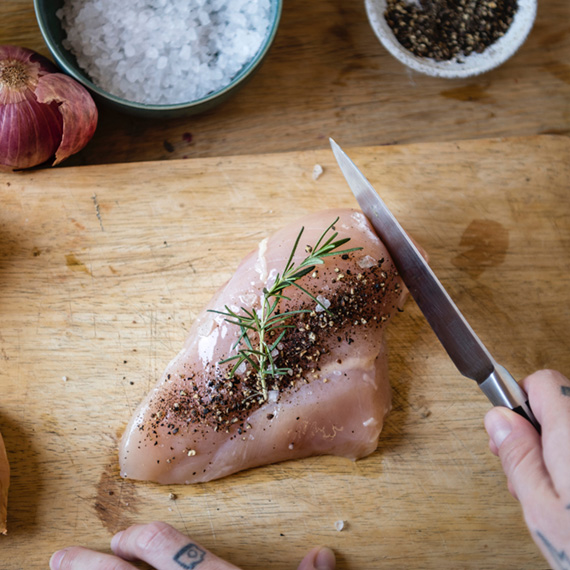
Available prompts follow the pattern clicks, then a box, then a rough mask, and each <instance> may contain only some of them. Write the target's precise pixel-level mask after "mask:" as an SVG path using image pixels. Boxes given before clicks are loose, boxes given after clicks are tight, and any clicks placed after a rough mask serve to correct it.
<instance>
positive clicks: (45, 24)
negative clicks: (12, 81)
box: [34, 0, 282, 118]
mask: <svg viewBox="0 0 570 570" xmlns="http://www.w3.org/2000/svg"><path fill="white" fill-rule="evenodd" d="M34 8H35V11H36V17H37V20H38V24H39V27H40V30H41V32H42V35H43V37H44V40H45V42H46V44H47V46H48V48H49V50H50V52H51V54H52V56H53V57H54V59H55V60H56V62H57V64H58V65H59V66H60V67H61V68H62V70H63V71H64V72H65V73H67V74H68V75H70V76H72V77H73V78H75V79H76V80H77V81H79V82H80V83H82V84H83V85H84V86H85V87H87V88H88V89H89V90H90V91H91V92H92V94H93V96H94V98H95V99H96V100H98V101H102V102H104V103H107V104H109V105H110V106H112V107H115V108H117V109H119V110H121V111H124V112H127V113H130V114H134V115H140V116H145V117H160V118H167V117H175V116H184V115H192V114H196V113H201V112H204V111H207V110H209V109H211V108H212V107H214V106H216V105H218V104H220V103H222V102H223V101H226V100H227V99H228V98H229V97H230V96H232V95H233V94H234V93H235V92H236V91H237V90H238V89H240V88H241V87H242V86H243V85H244V84H245V83H246V82H247V81H248V80H249V79H250V78H251V77H252V75H253V73H254V72H255V71H256V70H257V69H258V68H259V66H260V64H261V63H262V61H263V60H264V58H265V56H266V55H267V53H268V51H269V49H270V47H271V45H272V43H273V41H274V39H275V36H276V33H277V28H278V25H279V21H280V17H281V11H282V0H232V1H231V2H229V1H227V0H208V1H205V0H129V1H128V2H125V1H124V0H34Z"/></svg>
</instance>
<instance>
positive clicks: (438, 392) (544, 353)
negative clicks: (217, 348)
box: [0, 136, 570, 570]
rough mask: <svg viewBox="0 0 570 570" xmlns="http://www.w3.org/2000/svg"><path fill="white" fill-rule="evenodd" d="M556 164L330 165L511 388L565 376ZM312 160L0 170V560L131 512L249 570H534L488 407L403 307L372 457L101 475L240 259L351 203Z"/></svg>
mask: <svg viewBox="0 0 570 570" xmlns="http://www.w3.org/2000/svg"><path fill="white" fill-rule="evenodd" d="M347 150H348V149H347ZM569 150H570V145H569V140H568V139H567V138H565V137H552V136H551V137H544V136H543V137H530V138H517V139H493V140H482V141H470V142H467V141H466V142H459V143H434V144H417V145H408V146H396V147H391V146H385V147H373V148H370V147H366V148H354V149H350V151H349V152H350V154H351V156H352V157H353V158H354V160H355V161H356V163H357V164H358V165H359V166H360V167H361V168H362V169H363V170H364V172H365V173H366V174H367V175H368V176H369V177H370V179H371V181H372V182H373V184H375V185H376V186H377V188H378V189H379V190H381V192H382V194H383V196H384V198H385V199H386V201H387V203H388V204H389V205H390V207H392V208H393V210H394V212H395V213H396V215H397V216H398V217H399V218H400V220H401V222H402V224H403V225H404V227H406V229H407V230H408V231H409V232H410V233H411V234H412V235H413V236H414V237H415V238H416V239H417V240H418V241H419V242H420V243H421V244H422V245H423V246H424V247H425V248H426V250H427V251H428V252H429V255H430V259H431V264H432V266H433V268H434V270H435V271H436V273H437V274H438V275H439V276H440V278H441V279H442V281H443V283H444V284H445V285H446V287H447V288H448V289H449V292H450V293H451V295H452V297H453V298H454V299H455V300H456V302H457V303H458V305H459V306H460V307H461V308H462V309H463V311H464V312H465V315H466V316H467V318H468V319H469V320H470V322H471V324H472V325H473V327H474V328H475V330H476V331H477V332H478V333H479V334H480V336H481V337H482V339H483V341H484V342H485V343H487V345H488V346H489V348H490V350H491V352H492V353H493V354H494V356H495V357H496V358H497V359H498V361H499V362H501V363H502V364H504V365H506V366H507V367H508V368H509V369H510V371H511V372H512V373H513V374H514V375H515V376H516V377H518V378H522V377H523V376H524V375H525V374H527V373H530V372H531V371H533V370H535V369H537V368H541V367H547V366H548V367H553V368H558V369H560V370H562V371H565V372H566V374H568V373H569V372H570V355H569V353H568V344H567V331H568V328H569V326H570V282H569V279H570V278H569V272H568V267H569V266H570V247H569V246H570V224H569V222H568V220H569V219H570V203H569V201H568V181H569V179H570V168H569V165H568V160H567V158H568V153H569ZM333 160H334V159H333V157H332V153H331V152H330V151H314V152H313V151H306V152H297V153H286V154H278V155H271V154H269V155H256V156H241V157H227V158H206V159H195V160H187V161H183V160H180V161H169V162H152V163H139V164H123V165H110V166H107V167H105V168H100V167H75V168H67V169H54V170H44V171H31V172H27V173H24V174H20V175H15V174H12V175H6V174H4V175H0V204H2V207H1V208H0V291H1V295H0V319H1V323H2V326H1V328H0V359H1V366H0V386H1V393H2V399H1V402H0V431H1V432H2V433H3V434H4V438H5V441H6V447H7V450H8V455H9V458H10V461H11V464H12V487H11V490H10V510H9V520H8V523H9V535H8V536H7V537H0V539H2V540H0V542H1V544H0V567H1V568H2V569H3V570H16V569H20V568H23V567H25V568H26V569H27V570H33V569H38V570H39V569H43V568H46V567H47V561H48V559H49V556H50V554H51V553H52V552H53V551H54V550H56V549H58V548H61V547H64V546H67V545H70V544H83V545H87V546H90V547H92V548H97V549H101V550H106V551H108V544H109V540H110V538H111V535H112V533H114V532H115V531H117V530H119V529H122V528H124V527H125V526H127V525H129V524H131V523H134V522H147V521H150V520H153V519H160V520H166V521H168V522H170V523H172V524H174V525H175V526H176V527H177V528H179V529H181V530H182V531H184V532H187V533H189V534H190V535H192V536H193V537H194V538H195V539H196V540H198V541H199V542H201V543H202V544H204V545H205V546H207V547H209V548H211V549H212V550H214V551H215V552H216V553H218V554H219V555H220V556H223V557H227V558H230V559H231V560H232V561H233V562H234V563H235V564H237V565H240V566H243V567H244V568H250V569H260V570H261V569H264V570H269V569H271V570H281V569H282V570H285V569H287V568H293V567H296V563H297V561H299V560H300V559H301V557H302V555H303V554H304V552H306V551H307V550H308V549H309V547H311V546H312V545H316V544H328V545H330V546H331V547H333V548H334V549H335V550H336V552H337V554H338V556H339V560H340V562H339V568H340V569H351V570H352V569H354V570H356V569H358V570H364V569H370V570H373V569H374V570H377V569H378V568H386V569H400V568H433V569H438V570H440V569H447V568H448V569H457V568H474V569H475V568H476V569H489V570H490V569H494V570H496V569H501V568H504V569H512V568H517V569H521V570H523V569H527V570H536V569H537V568H543V567H545V566H546V564H545V563H544V562H543V561H542V559H541V557H540V554H539V553H538V550H537V549H536V547H535V546H534V544H533V542H532V540H531V538H530V536H529V535H528V532H527V530H526V527H525V525H524V523H523V521H522V517H521V514H520V510H519V506H518V503H517V502H516V501H515V500H514V499H512V498H511V496H510V495H509V493H508V492H507V488H506V482H505V479H504V476H503V473H502V470H501V467H500V464H499V462H498V460H497V459H496V458H495V457H494V456H493V455H491V453H490V452H489V451H488V449H487V436H486V434H485V431H484V429H483V425H482V422H483V416H484V414H485V412H486V411H487V410H488V409H489V404H488V403H487V401H486V400H485V398H484V397H483V395H482V394H481V393H480V392H479V391H478V390H477V388H476V386H475V385H474V384H472V383H471V382H470V381H467V380H465V379H463V378H461V377H460V376H459V375H458V373H457V372H456V370H455V369H454V368H453V366H452V364H451V363H450V361H449V360H448V358H447V356H446V355H445V353H444V351H443V349H442V348H441V346H440V345H439V344H438V342H437V340H436V339H435V338H434V335H433V333H432V332H431V329H429V327H428V326H427V324H426V323H425V321H424V319H423V317H422V316H421V314H420V313H419V311H418V309H417V307H416V306H415V304H414V303H413V302H412V301H410V302H408V304H407V306H406V310H405V311H404V312H403V313H402V314H399V315H398V316H397V318H396V319H395V320H394V322H393V324H392V325H391V326H390V328H389V329H388V335H389V346H390V370H391V381H392V385H393V389H394V390H393V391H394V409H393V411H392V413H391V415H390V416H389V420H388V422H387V425H386V427H385V431H384V433H383V435H382V438H381V444H380V446H379V448H378V450H377V452H375V453H374V454H373V455H371V456H370V457H368V458H366V459H363V460H361V461H358V462H356V463H352V462H350V461H348V460H344V459H339V458H330V457H324V458H313V459H308V460H304V461H297V462H288V463H282V464H278V465H273V466H268V467H264V468H259V469H255V470H251V471H247V472H244V473H240V474H238V475H235V476H232V477H228V478H226V479H223V480H220V481H216V482H212V483H207V484H202V485H195V486H189V487H184V486H165V487H162V486H159V485H154V484H148V483H138V482H132V481H127V480H122V479H120V477H119V475H118V468H117V443H118V438H119V437H120V434H121V432H122V430H123V429H124V427H125V425H126V422H127V421H128V419H129V417H130V415H131V413H132V412H133V410H134V409H135V407H136V405H137V403H138V402H139V401H140V400H141V399H142V397H143V396H144V394H145V393H146V392H147V391H148V390H149V389H150V387H151V386H152V385H153V384H154V382H155V380H156V379H157V378H158V376H159V374H160V373H161V372H162V370H163V369H164V367H165V366H166V364H167V363H168V361H169V360H170V358H171V357H173V356H174V354H175V353H176V352H177V351H178V350H179V348H180V347H181V345H182V342H183V340H184V338H185V334H186V330H187V329H188V327H189V326H190V324H191V322H192V321H193V319H194V318H195V316H196V315H197V313H198V312H199V311H200V310H201V308H202V306H203V305H204V304H205V303H206V301H208V300H209V298H210V296H211V295H212V294H213V293H214V291H215V290H216V289H217V287H218V286H220V285H221V284H222V283H223V282H224V281H225V280H226V279H227V278H228V277H229V276H230V275H231V274H232V273H233V271H234V268H235V267H236V266H237V263H238V261H239V260H240V259H241V257H242V256H243V255H245V254H246V253H247V252H249V251H250V250H251V249H252V248H253V247H255V246H256V244H257V242H258V241H259V240H260V239H261V238H263V237H264V236H266V235H267V234H268V233H270V232H272V231H273V230H274V229H275V228H278V227H281V226H282V225H284V224H285V223H288V222H290V221H292V220H294V219H296V218H298V217H299V216H301V215H303V214H305V213H307V212H310V211H314V210H317V209H321V208H325V207H328V206H330V207H337V206H347V207H353V206H355V202H354V200H353V198H352V196H351V194H350V192H349V190H348V188H347V187H346V184H345V182H344V180H343V179H342V176H341V175H340V173H339V171H338V169H337V167H336V166H335V165H334V162H333ZM317 163H318V164H321V165H322V166H323V168H324V173H323V175H322V176H321V177H320V178H319V179H318V180H316V181H315V180H313V177H312V171H313V166H314V165H315V164H317ZM170 493H175V494H176V495H177V497H178V498H177V499H176V500H169V494H170ZM338 520H344V521H345V522H346V527H345V530H343V531H342V532H338V531H337V530H336V529H335V522H336V521H338ZM24 562H25V564H24Z"/></svg>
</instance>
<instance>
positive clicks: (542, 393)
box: [523, 370, 570, 504]
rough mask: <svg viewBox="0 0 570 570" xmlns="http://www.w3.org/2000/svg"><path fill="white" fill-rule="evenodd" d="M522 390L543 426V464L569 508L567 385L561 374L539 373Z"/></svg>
mask: <svg viewBox="0 0 570 570" xmlns="http://www.w3.org/2000/svg"><path fill="white" fill-rule="evenodd" d="M523 386H524V388H525V390H526V391H527V393H528V396H529V401H530V403H531V406H532V409H533V411H534V413H535V415H536V417H537V419H538V421H539V422H540V424H541V426H542V448H543V456H544V463H545V465H546V468H547V470H548V472H549V474H550V477H551V478H552V482H553V484H554V487H555V489H556V491H557V493H558V494H559V495H560V496H561V497H562V498H563V500H565V501H566V503H567V504H570V473H569V470H570V381H569V380H568V379H567V378H565V377H564V376H563V375H562V374H561V373H560V372H556V371H554V370H541V371H539V372H535V373H534V374H531V375H530V376H529V377H527V378H525V380H524V381H523Z"/></svg>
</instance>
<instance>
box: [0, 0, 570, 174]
mask: <svg viewBox="0 0 570 570" xmlns="http://www.w3.org/2000/svg"><path fill="white" fill-rule="evenodd" d="M0 22H1V25H0V43H14V44H17V45H26V46H28V47H31V48H33V49H37V50H39V51H40V52H42V53H44V54H45V55H48V50H47V48H46V46H45V44H44V42H43V39H42V37H41V34H40V32H39V28H38V26H37V23H36V20H35V16H34V11H33V5H32V0H2V2H0ZM569 61H570V2H568V0H540V1H539V6H538V16H537V20H536V23H535V26H534V28H533V30H532V32H531V34H530V36H529V38H528V39H527V41H526V43H525V44H524V45H523V47H522V48H521V49H520V50H519V52H517V53H516V54H515V56H514V57H513V58H512V59H511V60H510V61H508V62H507V63H506V64H504V65H503V66H501V67H500V68H498V69H496V70H494V71H491V72H489V73H487V74H485V75H482V76H480V77H475V78H470V79H463V80H445V79H435V78H430V77H425V76H423V75H420V74H417V73H415V72H411V71H409V70H408V69H407V68H405V67H404V66H402V65H401V64H400V63H399V62H398V61H396V60H395V59H394V58H393V57H392V56H391V55H390V54H389V53H388V52H387V51H386V50H385V49H384V48H383V47H382V45H381V44H380V42H379V41H378V40H377V39H376V37H375V35H374V33H373V31H372V29H371V27H370V25H369V24H368V20H367V17H366V13H365V9H364V2H363V1H360V0H359V1H353V2H346V1H342V0H312V1H311V2H307V1H306V0H285V2H284V9H283V16H282V22H281V25H280V27H279V31H278V35H277V38H276V41H275V44H274V46H273V48H272V50H271V52H270V53H269V56H268V57H267V59H266V61H265V62H264V65H263V66H262V68H261V69H260V71H259V72H258V74H257V75H256V76H255V77H254V78H253V80H252V81H251V82H250V83H249V84H248V85H247V86H246V87H245V88H244V89H243V90H242V91H240V92H239V93H238V94H237V95H236V97H235V98H233V99H232V100H230V101H228V102H227V103H225V104H224V105H223V106H221V107H218V108H217V109H214V110H212V111H210V112H208V113H206V114H204V115H201V116H197V117H190V118H186V119H176V120H169V121H152V120H145V119H135V118H131V117H128V116H122V115H120V114H118V113H116V112H112V111H110V110H108V109H105V108H101V117H100V123H99V127H98V130H97V132H96V134H95V137H94V138H93V140H92V141H91V143H90V144H89V145H88V146H87V147H86V148H85V149H84V151H82V152H81V153H80V154H78V155H77V156H75V157H73V158H71V159H69V160H68V161H67V162H65V163H64V167H65V166H70V165H71V166H73V165H80V164H106V163H118V162H137V161H149V160H168V159H182V158H186V157H188V158H190V157H212V156H227V155H237V154H257V153H267V152H281V151H297V150H311V149H319V148H320V149H323V148H326V145H327V139H328V137H329V136H333V137H334V138H335V139H337V140H338V141H339V142H341V143H342V144H344V145H347V146H357V145H360V146H365V145H383V144H395V143H411V142H422V141H427V142H431V141H454V140H458V139H472V138H485V137H502V136H519V135H534V134H545V133H551V134H569V133H570V65H569ZM189 141H190V142H189Z"/></svg>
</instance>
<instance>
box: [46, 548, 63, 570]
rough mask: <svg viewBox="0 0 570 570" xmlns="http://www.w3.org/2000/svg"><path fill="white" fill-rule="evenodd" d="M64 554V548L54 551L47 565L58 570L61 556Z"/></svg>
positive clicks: (52, 569)
mask: <svg viewBox="0 0 570 570" xmlns="http://www.w3.org/2000/svg"><path fill="white" fill-rule="evenodd" d="M64 556H65V549H64V550H58V551H57V552H54V553H53V554H52V555H51V558H50V560H49V567H50V569H51V570H59V567H60V565H61V561H62V560H63V557H64Z"/></svg>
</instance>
